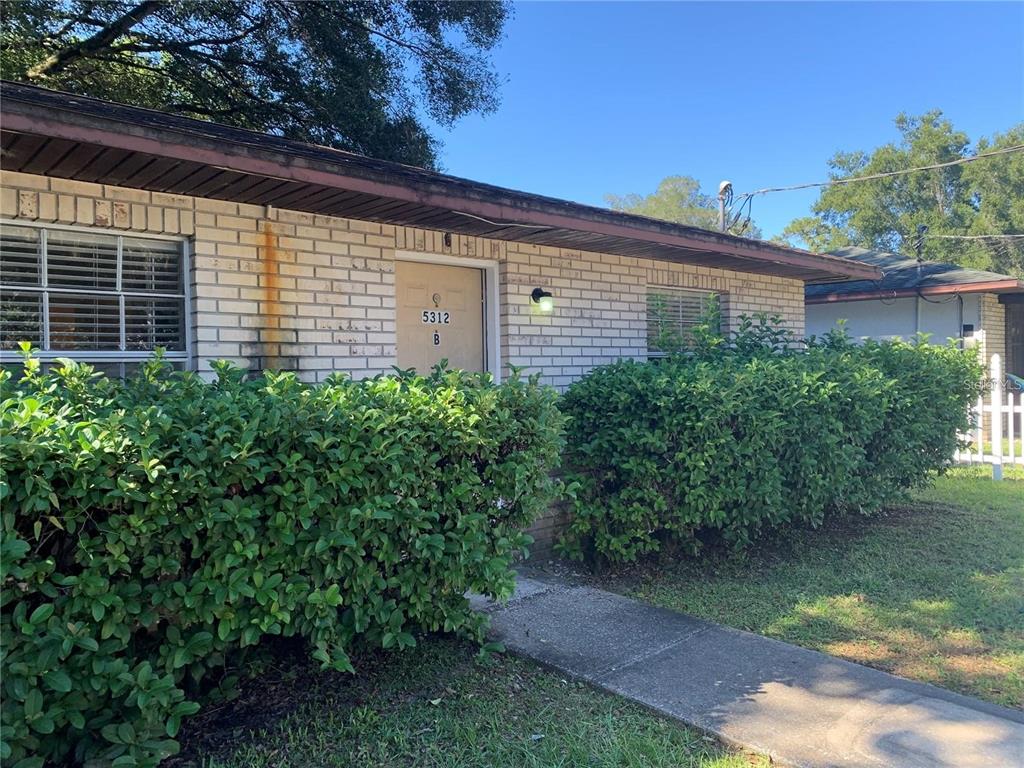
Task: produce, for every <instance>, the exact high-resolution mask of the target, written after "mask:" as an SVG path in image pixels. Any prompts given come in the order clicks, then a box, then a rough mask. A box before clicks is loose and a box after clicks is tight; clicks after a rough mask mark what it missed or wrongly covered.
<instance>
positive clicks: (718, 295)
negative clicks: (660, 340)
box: [644, 285, 725, 360]
mask: <svg viewBox="0 0 1024 768" xmlns="http://www.w3.org/2000/svg"><path fill="white" fill-rule="evenodd" d="M659 292H661V293H672V292H676V293H681V292H682V293H699V294H701V295H702V296H705V297H707V298H709V299H710V298H712V297H714V298H715V299H716V300H717V301H718V308H719V311H721V308H722V297H723V296H725V292H724V291H708V290H704V289H703V288H688V287H686V286H684V285H648V286H647V289H646V292H645V293H644V313H645V314H644V326H645V327H644V331H645V334H644V344H645V346H646V348H647V359H648V360H661V359H662V358H665V357H668V353H667V352H662V351H660V350H657V349H651V347H650V343H651V341H650V335H649V334H648V333H647V331H648V324H649V323H650V321H651V318H650V317H648V316H647V314H646V312H647V306H648V303H649V302H650V298H651V294H657V293H659ZM719 322H721V318H719Z"/></svg>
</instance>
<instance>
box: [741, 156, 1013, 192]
mask: <svg viewBox="0 0 1024 768" xmlns="http://www.w3.org/2000/svg"><path fill="white" fill-rule="evenodd" d="M1021 151H1024V144H1016V145H1014V146H1012V147H1003V148H1002V149H994V150H992V151H991V152H980V153H978V154H977V155H971V156H970V157H960V158H957V159H956V160H949V161H947V162H945V163H935V164H934V165H922V166H920V167H918V168H904V169H903V170H900V171H885V172H883V173H872V174H869V175H867V176H848V177H846V178H842V179H832V180H830V181H815V182H812V183H810V184H793V185H792V186H788V187H765V188H764V189H755V190H754V191H753V192H745V193H744V194H742V195H740V198H741V199H742V198H748V197H753V196H754V195H764V194H767V193H769V192H792V191H793V190H797V189H811V188H813V187H831V186H837V185H839V184H853V183H854V182H857V181H874V180H876V179H888V178H891V177H893V176H905V175H906V174H908V173H918V172H920V171H934V170H937V169H939V168H949V167H951V166H954V165H964V164H965V163H973V162H975V161H976V160H983V159H985V158H986V157H995V156H997V155H1008V154H1011V153H1013V152H1021Z"/></svg>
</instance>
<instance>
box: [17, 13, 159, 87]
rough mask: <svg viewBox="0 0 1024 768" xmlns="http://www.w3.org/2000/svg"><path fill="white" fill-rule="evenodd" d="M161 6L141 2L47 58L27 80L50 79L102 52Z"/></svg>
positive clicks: (29, 74) (29, 73)
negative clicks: (99, 28)
mask: <svg viewBox="0 0 1024 768" xmlns="http://www.w3.org/2000/svg"><path fill="white" fill-rule="evenodd" d="M163 4H164V3H163V0H143V2H141V3H139V4H138V5H136V6H135V7H134V8H132V9H131V10H129V11H128V12H127V13H125V14H123V15H122V16H120V17H118V18H116V19H114V20H113V21H112V22H110V23H109V24H107V26H105V27H104V28H103V29H101V30H99V31H98V32H96V34H94V35H93V36H92V37H87V38H86V39H85V40H81V41H79V42H76V43H74V44H73V45H70V46H68V47H67V48H64V49H63V50H60V51H58V52H57V53H55V54H53V55H52V56H48V57H47V58H46V59H45V60H44V61H42V62H41V63H40V64H38V65H36V66H34V67H32V69H30V70H29V71H28V77H29V79H30V80H44V79H46V78H48V77H52V76H53V75H55V74H57V73H58V72H61V71H62V70H64V69H66V68H67V67H68V65H69V64H71V63H72V62H74V61H77V60H78V59H83V58H86V57H88V56H89V55H91V54H94V53H97V52H99V51H102V50H103V49H104V48H106V47H108V46H109V45H110V44H111V43H112V42H114V41H115V40H116V39H117V38H119V37H120V36H121V35H123V34H124V33H126V32H127V31H128V30H130V29H131V28H132V27H134V26H135V25H136V24H138V23H139V22H140V21H142V20H143V19H144V18H146V17H147V16H149V15H150V14H152V13H154V12H156V11H157V10H158V9H159V8H160V7H161V6H162V5H163Z"/></svg>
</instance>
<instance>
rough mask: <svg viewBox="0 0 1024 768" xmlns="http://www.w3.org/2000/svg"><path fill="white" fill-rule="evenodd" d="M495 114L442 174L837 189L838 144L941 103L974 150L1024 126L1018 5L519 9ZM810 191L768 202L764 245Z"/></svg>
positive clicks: (546, 188) (534, 188)
mask: <svg viewBox="0 0 1024 768" xmlns="http://www.w3.org/2000/svg"><path fill="white" fill-rule="evenodd" d="M493 60H494V62H495V65H496V66H497V68H498V70H499V72H501V74H502V75H503V76H504V77H505V78H507V81H506V82H505V84H504V86H503V88H502V105H501V107H500V109H499V110H498V111H497V112H496V113H492V114H490V115H486V116H471V117H469V118H465V119H463V120H461V121H460V122H459V123H457V124H456V126H455V127H454V128H453V129H452V130H450V131H447V130H439V131H438V134H437V135H438V137H439V138H441V140H442V141H443V142H444V148H443V150H442V152H441V157H440V160H441V164H442V166H443V168H444V170H445V171H447V172H448V173H452V174H455V175H458V176H465V177H468V178H471V179H475V180H478V181H484V182H488V183H492V184H499V185H501V186H507V187H512V188H515V189H522V190H526V191H529V192H536V193H539V194H546V195H552V196H555V197H561V198H566V199H569V200H576V201H579V202H583V203H589V204H594V205H603V204H604V203H603V198H604V195H605V194H606V193H609V192H612V193H617V194H623V193H628V192H649V191H652V190H653V189H654V188H655V186H656V185H657V183H658V181H659V180H660V179H662V178H663V177H665V176H669V175H674V174H682V175H690V176H694V177H696V178H697V179H699V180H700V181H701V183H702V185H703V187H704V189H705V191H709V192H711V191H714V190H717V187H718V182H719V181H720V180H722V179H724V178H727V179H730V180H731V181H732V182H733V184H734V188H735V190H736V192H737V193H741V192H745V191H748V190H751V189H757V188H761V187H767V186H780V185H787V184H796V183H803V182H809V181H818V180H823V179H825V178H827V166H826V161H827V159H828V158H829V157H830V156H831V155H832V154H833V153H834V152H835V151H836V150H839V149H844V150H853V149H869V148H871V147H875V146H878V145H880V144H884V143H886V142H889V141H892V140H895V139H896V137H897V134H896V130H895V128H894V126H893V118H895V116H896V114H897V113H899V112H900V111H907V112H910V113H912V114H919V113H921V112H924V111H926V110H928V109H933V108H939V109H942V110H943V111H944V112H945V113H946V115H947V116H948V117H949V118H951V119H952V121H953V123H954V125H955V126H956V127H957V128H959V129H961V130H963V131H966V132H967V134H968V135H969V136H970V137H971V138H972V139H975V140H976V139H977V138H978V137H979V136H982V135H988V134H991V133H993V132H996V131H1004V130H1006V129H1007V128H1009V127H1011V126H1012V125H1014V124H1016V123H1019V122H1021V121H1022V120H1024V3H1019V2H1014V3H975V2H972V3H920V2H919V3H875V2H864V3H829V2H818V3H767V2H765V3H739V2H735V3H733V2H729V3H715V4H711V3H669V2H658V3H646V2H644V3H641V2H602V3H593V2H528V3H519V4H518V5H517V7H516V14H515V18H514V19H513V20H512V21H511V23H510V24H509V25H508V26H507V30H506V38H505V40H504V42H503V43H502V45H501V47H500V48H499V49H498V50H497V51H496V52H495V54H494V59H493ZM816 197H817V195H816V193H814V192H787V193H779V194H774V195H767V196H762V197H759V198H758V199H757V200H756V201H755V203H754V218H755V220H756V221H757V222H758V223H759V224H760V225H761V227H762V229H763V230H764V233H765V235H766V236H771V235H774V234H776V233H777V232H779V231H780V230H781V229H782V228H783V227H785V225H786V224H787V223H788V222H789V221H790V220H791V219H793V218H795V217H796V216H800V215H803V214H805V213H806V212H807V211H808V209H809V206H810V205H811V203H812V202H813V201H814V200H815V198H816Z"/></svg>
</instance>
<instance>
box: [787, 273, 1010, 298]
mask: <svg viewBox="0 0 1024 768" xmlns="http://www.w3.org/2000/svg"><path fill="white" fill-rule="evenodd" d="M965 293H999V294H1006V293H1010V294H1014V293H1024V281H1020V280H1013V279H1010V280H993V281H990V282H986V283H961V284H958V285H957V284H950V285H934V286H930V287H929V286H924V287H922V288H919V289H918V288H898V289H894V290H881V291H879V290H871V291H858V292H855V293H825V294H820V295H817V296H807V297H806V298H805V299H804V303H805V304H839V303H842V302H846V301H870V300H872V299H906V298H912V297H914V296H942V295H949V294H965Z"/></svg>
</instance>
